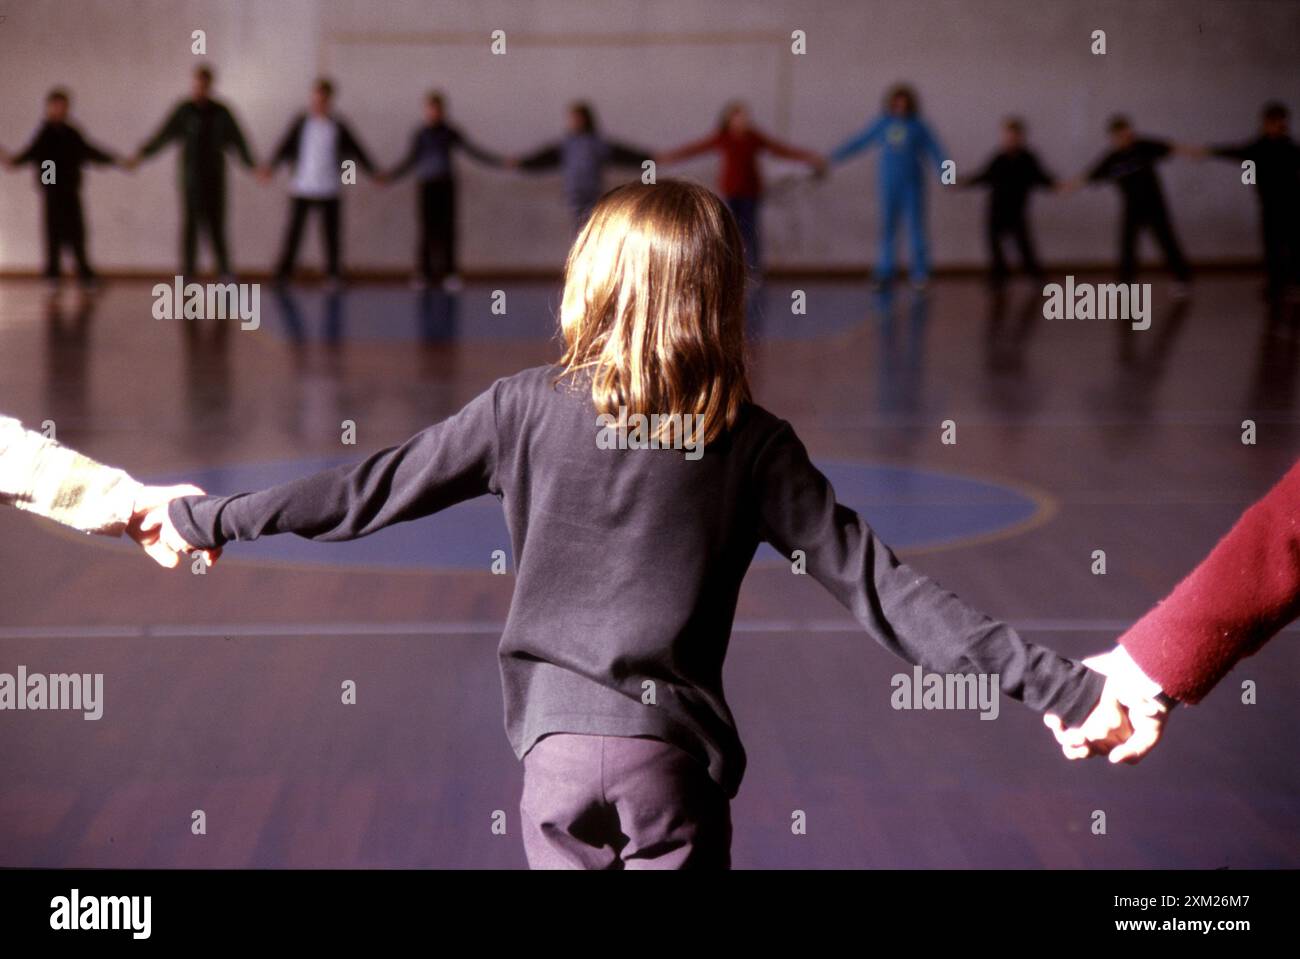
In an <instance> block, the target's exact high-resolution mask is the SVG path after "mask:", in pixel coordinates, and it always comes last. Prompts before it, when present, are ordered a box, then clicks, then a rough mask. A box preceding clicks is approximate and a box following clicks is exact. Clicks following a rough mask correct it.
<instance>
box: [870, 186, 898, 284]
mask: <svg viewBox="0 0 1300 959" xmlns="http://www.w3.org/2000/svg"><path fill="white" fill-rule="evenodd" d="M902 205H903V204H902V195H901V191H900V190H899V188H898V186H897V184H891V185H887V186H886V187H885V188H884V189H883V190H882V191H881V194H880V249H879V251H878V252H877V255H876V276H875V278H876V279H877V280H879V281H880V282H882V283H888V282H889V281H890V280H891V279H893V277H894V243H895V242H896V237H897V236H898V221H899V218H900V216H901V213H902Z"/></svg>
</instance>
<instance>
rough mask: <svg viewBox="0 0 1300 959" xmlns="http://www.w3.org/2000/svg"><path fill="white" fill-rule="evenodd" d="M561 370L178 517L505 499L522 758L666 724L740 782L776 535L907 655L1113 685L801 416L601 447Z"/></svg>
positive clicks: (1076, 718) (223, 531) (340, 522)
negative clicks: (891, 537) (839, 489)
mask: <svg viewBox="0 0 1300 959" xmlns="http://www.w3.org/2000/svg"><path fill="white" fill-rule="evenodd" d="M557 374H558V370H557V369H556V368H555V367H537V368H534V369H530V370H525V371H523V372H522V373H518V374H516V375H514V376H511V377H507V378H504V379H501V380H498V381H497V382H496V383H494V384H492V386H491V387H490V388H489V389H488V390H487V391H486V392H484V393H482V394H480V395H479V396H478V397H477V398H475V399H474V400H472V401H471V402H470V403H469V405H468V406H466V407H465V408H464V409H463V410H461V411H460V412H459V413H457V414H455V415H454V416H452V417H450V418H448V419H446V420H444V421H442V422H441V423H437V424H435V425H433V426H430V427H428V428H427V429H425V430H423V431H422V432H420V433H417V434H416V435H415V436H414V437H412V438H411V439H410V440H408V441H407V442H405V443H403V444H402V445H400V446H395V447H391V448H389V449H386V450H381V451H380V452H377V453H375V454H373V455H372V456H370V457H369V458H368V459H365V460H363V461H362V462H360V463H358V464H356V465H352V466H343V467H338V468H335V469H331V470H327V471H324V472H322V473H318V474H316V475H314V476H308V477H305V478H303V479H300V480H295V481H292V482H289V483H284V484H282V485H280V486H275V487H272V488H271V489H267V490H263V491H261V492H258V493H240V494H237V495H234V496H203V497H186V498H183V499H177V500H174V501H173V502H172V504H171V507H170V510H169V515H170V516H171V519H172V521H173V522H174V523H175V525H176V528H177V530H178V531H179V532H180V534H181V535H182V536H183V537H184V538H185V539H186V540H187V541H188V542H189V543H190V544H191V545H192V546H195V547H200V548H212V547H216V546H221V545H224V544H225V543H227V542H228V541H231V540H253V539H257V538H258V537H259V536H263V535H268V534H272V533H296V534H298V535H299V536H304V537H307V538H310V539H316V540H321V541H336V540H349V539H356V538H357V537H360V536H366V535H368V534H370V533H373V532H376V531H377V530H380V529H383V528H384V527H385V526H389V525H391V524H393V523H401V522H406V521H408V520H414V519H418V518H419V517H421V516H427V515H429V514H430V513H434V512H436V511H438V510H441V509H445V508H447V507H449V506H452V505H453V504H455V503H459V502H462V501H464V500H467V499H471V498H473V497H476V496H482V495H484V494H490V495H492V496H495V497H497V498H498V499H499V500H500V501H501V504H502V508H503V509H504V510H505V515H506V522H507V525H508V527H509V530H510V536H511V539H512V545H513V550H514V558H515V562H516V573H517V575H516V580H515V590H514V596H513V599H512V601H511V604H510V613H509V616H508V617H507V620H506V625H505V630H504V632H503V634H502V637H501V645H500V650H499V655H500V665H501V681H502V686H503V689H504V693H505V716H506V721H505V722H506V733H507V735H508V737H509V739H510V743H511V746H512V747H513V749H514V751H515V754H516V755H517V756H519V757H520V758H522V757H523V756H524V754H525V753H526V752H527V751H528V750H529V749H530V748H531V747H532V745H533V743H534V742H536V741H537V739H538V738H540V737H541V736H543V735H545V734H547V733H552V732H570V733H588V734H604V735H616V736H655V737H658V738H661V739H664V740H667V741H669V742H672V743H675V744H677V745H679V746H681V747H682V748H683V749H686V750H687V751H688V752H690V753H692V754H694V755H695V756H697V757H698V758H699V759H700V761H701V762H702V763H704V764H706V765H707V766H708V770H709V774H710V775H711V776H712V777H713V779H714V780H715V781H716V782H717V783H718V784H719V785H720V786H721V787H722V788H723V789H724V790H725V791H726V793H727V795H728V796H734V795H735V793H736V791H737V789H738V788H739V785H740V780H741V777H742V775H743V773H744V767H745V753H744V750H743V749H742V748H741V744H740V739H739V737H738V735H737V732H736V724H735V721H734V720H733V718H732V715H731V711H730V709H729V708H728V706H727V703H726V699H725V698H724V696H723V690H722V662H723V657H724V656H725V655H726V651H727V644H728V641H729V640H730V638H731V626H732V620H733V618H734V615H735V609H736V601H737V595H738V593H739V591H740V584H741V581H742V580H743V579H744V577H745V572H746V570H747V569H748V568H749V564H750V561H751V560H752V559H753V557H754V553H755V551H756V550H757V548H758V546H759V544H760V542H762V541H764V540H766V541H767V542H769V543H771V544H772V545H773V546H774V547H775V548H776V549H778V550H779V551H780V552H781V553H783V554H785V555H786V556H790V555H791V553H792V552H793V551H794V550H802V551H803V552H804V555H805V556H806V562H807V572H808V573H809V574H810V575H812V576H813V577H815V578H816V579H817V580H818V581H819V582H820V583H821V584H822V585H823V586H825V587H826V588H827V589H828V590H830V592H831V593H832V594H833V595H834V596H835V598H836V599H838V600H839V601H840V602H841V603H843V604H844V605H845V606H846V607H847V608H848V609H849V610H850V611H851V612H852V613H853V615H854V616H855V617H856V618H857V620H858V622H859V623H861V624H862V627H863V629H864V630H865V631H866V632H867V634H868V635H870V636H871V637H872V638H873V639H875V640H876V641H877V642H878V643H880V644H881V645H883V646H885V647H886V648H887V649H889V650H891V651H893V652H894V653H896V654H898V655H899V656H901V657H902V658H903V659H906V660H908V661H909V662H911V663H914V664H919V665H921V666H922V667H924V668H925V669H927V670H929V671H931V672H936V673H945V674H948V673H961V674H967V673H989V674H992V673H996V674H997V675H998V677H999V683H1000V686H1001V690H1002V692H1004V693H1005V694H1007V695H1008V696H1010V697H1012V698H1014V699H1019V700H1022V701H1023V702H1024V703H1025V704H1026V705H1028V706H1030V707H1031V708H1033V709H1036V710H1039V711H1047V710H1051V711H1053V712H1056V713H1057V714H1059V715H1060V716H1061V717H1062V719H1063V720H1064V721H1065V723H1066V724H1067V725H1071V726H1072V725H1078V724H1079V723H1081V722H1082V721H1083V719H1084V718H1085V717H1086V716H1087V715H1088V713H1089V712H1090V711H1091V709H1092V707H1093V705H1094V704H1095V703H1096V702H1097V700H1098V699H1099V697H1100V695H1101V688H1102V684H1103V679H1102V677H1101V676H1099V675H1098V674H1096V673H1094V672H1092V671H1090V670H1088V669H1087V668H1086V667H1084V666H1082V665H1080V664H1078V663H1075V662H1073V661H1071V660H1069V659H1065V658H1063V657H1061V656H1058V655H1057V654H1056V653H1054V652H1052V651H1051V650H1049V649H1045V648H1043V647H1040V646H1036V645H1034V644H1032V643H1029V642H1026V641H1025V640H1024V639H1022V638H1021V637H1020V636H1019V635H1017V633H1016V632H1015V631H1014V630H1012V629H1011V628H1010V627H1009V626H1006V625H1005V624H1003V623H999V622H995V621H994V620H992V619H990V618H989V617H987V616H985V615H984V614H982V613H979V612H977V611H975V610H973V609H971V608H970V607H969V606H967V605H965V604H964V603H963V602H962V601H961V600H959V599H958V598H957V597H956V596H954V595H953V594H952V593H950V592H948V591H947V590H945V589H943V588H942V587H940V586H939V585H938V584H936V583H934V582H932V581H931V580H929V579H927V578H926V577H925V576H923V575H922V574H920V573H919V572H917V571H916V570H914V569H911V568H910V567H908V566H905V565H903V564H901V563H900V562H899V561H898V560H897V559H896V558H895V557H894V555H893V553H891V552H890V551H889V549H888V547H886V546H885V545H884V544H883V543H882V542H881V541H880V540H879V539H878V538H877V537H876V535H875V533H874V532H873V531H872V529H871V527H870V526H868V525H867V523H866V522H865V521H864V520H863V519H862V518H861V517H860V516H858V515H857V514H856V513H855V512H853V511H852V510H851V509H848V508H847V507H845V506H843V505H841V504H839V503H837V502H836V500H835V493H834V490H832V489H831V485H830V483H829V482H828V481H827V479H826V477H825V476H823V475H822V473H821V472H820V471H818V470H817V468H816V467H814V466H813V464H812V463H811V462H810V461H809V458H808V453H807V451H806V450H805V448H804V446H803V444H802V443H801V442H800V441H799V438H798V437H797V436H796V435H795V433H794V430H793V429H791V427H790V424H789V423H787V422H785V421H784V420H781V419H778V418H777V417H776V416H774V415H772V414H771V413H769V412H768V411H767V410H765V409H763V408H761V407H759V406H757V405H752V404H751V405H749V406H747V407H746V408H745V409H744V411H743V413H742V415H741V417H740V420H739V421H738V422H737V424H736V425H735V427H733V428H732V429H731V430H729V431H728V432H727V433H725V434H724V435H723V436H722V437H721V438H719V439H717V440H715V441H714V442H713V443H710V444H709V445H708V446H707V447H705V449H704V451H703V455H702V456H699V457H696V458H688V457H687V453H686V452H684V451H683V450H673V449H644V448H622V449H618V448H615V449H610V448H608V446H609V445H610V444H608V443H603V444H599V445H598V439H597V438H598V434H600V432H601V431H602V430H603V429H604V428H605V425H607V423H608V421H598V419H597V414H596V411H595V409H594V407H593V405H592V402H591V396H590V393H589V392H588V390H587V388H586V384H585V383H582V382H578V383H564V384H561V385H559V386H556V385H555V378H556V375H557ZM602 445H603V446H604V447H605V448H602ZM628 445H632V444H628ZM690 455H691V456H692V457H695V454H693V453H692V454H690ZM487 562H488V558H487V557H486V556H485V558H484V563H485V564H486V563H487ZM886 688H887V684H886V683H885V682H883V681H882V695H885V693H884V691H883V690H884V689H886Z"/></svg>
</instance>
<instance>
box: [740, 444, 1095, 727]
mask: <svg viewBox="0 0 1300 959" xmlns="http://www.w3.org/2000/svg"><path fill="white" fill-rule="evenodd" d="M755 482H756V485H757V495H758V497H759V503H760V512H761V522H762V525H763V536H764V539H766V540H767V542H769V543H771V544H772V545H773V546H775V547H776V548H777V549H778V550H779V551H781V552H782V553H783V554H784V555H786V556H790V555H791V554H792V553H793V551H794V550H802V551H803V553H804V555H805V556H806V559H807V570H808V573H809V574H811V575H812V576H813V577H814V578H815V579H817V580H818V582H820V583H821V584H822V585H823V586H825V587H826V588H827V589H828V590H829V591H830V592H831V594H832V595H833V596H835V598H836V599H838V600H839V601H840V602H841V603H842V604H843V605H844V606H846V607H847V608H848V609H849V610H850V611H851V612H852V613H853V615H854V617H855V618H856V619H857V620H858V622H859V623H861V624H862V626H863V627H864V628H865V629H866V630H867V632H868V633H869V634H870V635H871V637H872V638H873V639H875V640H876V641H877V642H878V643H880V644H881V645H882V646H884V647H885V648H886V649H888V650H890V651H891V652H893V653H895V654H897V655H898V656H901V657H902V658H903V659H905V660H907V661H908V662H911V663H914V664H919V665H921V666H922V667H924V668H926V669H928V670H930V671H931V672H936V673H943V674H954V673H955V674H997V676H998V683H999V685H1000V687H1001V689H1002V692H1003V693H1005V694H1006V695H1008V696H1010V697H1011V698H1013V699H1018V700H1021V701H1022V702H1024V703H1025V705H1027V706H1029V707H1030V708H1031V709H1035V710H1037V711H1039V712H1052V713H1054V714H1056V715H1058V716H1060V717H1061V718H1062V720H1063V721H1064V722H1065V724H1066V725H1067V726H1078V725H1080V724H1082V723H1083V722H1084V721H1085V720H1086V719H1087V718H1088V717H1089V716H1090V715H1091V713H1092V712H1093V708H1094V706H1096V705H1097V704H1098V702H1099V701H1100V700H1101V696H1102V690H1103V687H1104V685H1105V680H1104V678H1103V677H1102V676H1101V675H1100V674H1099V673H1097V672H1094V671H1092V670H1089V669H1088V668H1087V667H1085V666H1083V665H1081V664H1079V663H1076V662H1074V661H1072V660H1069V659H1066V658H1065V657H1063V656H1059V655H1057V654H1056V653H1055V652H1053V651H1052V650H1050V649H1046V648H1044V647H1041V646H1036V645H1035V644H1033V643H1030V642H1027V641H1025V640H1024V639H1022V638H1021V637H1020V636H1019V635H1018V634H1017V633H1016V631H1015V630H1013V629H1012V628H1011V627H1010V626H1007V625H1006V624H1005V623H1000V622H997V621H995V620H993V619H990V618H989V617H988V616H985V615H984V614H983V613H980V612H977V611H976V610H974V609H972V608H971V607H969V606H967V605H966V604H965V603H964V602H962V601H961V600H960V599H958V598H957V597H956V596H955V595H953V594H952V593H950V592H949V591H947V590H946V589H944V588H942V587H941V586H939V585H938V584H937V583H935V582H933V581H932V580H930V579H928V578H927V577H925V576H923V575H922V574H921V573H919V572H917V571H916V570H914V569H912V568H910V567H909V566H906V565H904V564H903V563H900V562H899V561H898V559H897V558H896V557H895V556H894V554H893V553H892V552H890V550H889V548H888V547H887V546H885V544H884V543H882V542H881V541H880V539H879V538H878V537H877V536H876V534H875V532H874V531H873V530H872V529H871V527H870V526H868V525H867V523H866V522H865V521H864V520H863V519H862V518H861V517H860V516H858V515H857V514H856V513H855V512H854V511H853V510H851V509H848V508H847V507H845V506H843V505H841V504H840V503H838V502H836V499H835V491H834V490H833V489H832V488H831V484H830V482H829V481H828V480H827V479H826V477H825V476H824V475H822V473H821V472H820V471H819V470H818V469H817V468H816V467H815V466H813V464H812V463H811V461H810V460H809V458H808V453H807V450H805V448H804V446H803V444H802V443H801V442H800V441H799V439H798V437H796V436H795V434H794V431H793V430H792V429H791V428H790V426H789V424H788V423H782V424H781V425H780V426H779V427H778V428H777V429H776V430H775V431H774V433H773V434H772V435H771V437H770V438H769V440H768V441H767V442H766V443H765V444H764V446H763V449H762V450H761V451H760V452H759V453H758V454H757V457H756V462H755Z"/></svg>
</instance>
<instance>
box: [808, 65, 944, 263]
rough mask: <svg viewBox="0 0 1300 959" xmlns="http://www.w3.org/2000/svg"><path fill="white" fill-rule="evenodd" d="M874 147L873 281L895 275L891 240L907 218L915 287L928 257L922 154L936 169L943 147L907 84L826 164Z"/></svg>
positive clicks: (894, 90) (891, 94) (893, 93)
mask: <svg viewBox="0 0 1300 959" xmlns="http://www.w3.org/2000/svg"><path fill="white" fill-rule="evenodd" d="M876 143H879V144H880V145H881V158H880V212H881V220H880V257H879V260H878V261H877V264H876V279H877V282H879V283H880V284H882V285H887V284H888V283H889V282H890V281H891V280H892V279H893V276H894V237H895V236H896V235H897V233H898V222H899V220H900V219H901V218H902V217H904V216H906V217H907V229H908V233H909V235H910V237H911V241H912V250H911V262H910V271H909V272H910V274H911V276H912V282H913V284H914V285H916V286H918V287H922V286H924V285H925V282H926V280H927V278H928V277H929V275H930V254H929V249H928V246H927V243H926V235H925V171H924V161H925V155H926V154H929V156H930V159H931V160H932V161H933V162H934V165H935V167H936V168H937V167H940V166H941V165H942V163H943V160H944V151H943V147H941V146H940V145H939V141H938V140H937V139H936V138H935V135H934V133H933V132H932V131H931V130H930V128H929V126H927V125H926V123H925V122H924V121H923V120H922V119H921V118H920V116H919V109H918V107H917V99H916V93H915V91H913V90H912V88H911V87H908V86H896V87H894V88H893V89H891V90H890V91H889V93H888V95H887V96H886V97H885V112H884V113H883V114H882V115H881V116H880V118H879V119H877V120H875V121H874V122H872V123H870V124H868V125H867V126H866V127H865V128H863V130H862V131H861V132H860V133H858V134H856V135H854V136H852V137H850V138H849V139H848V140H846V141H845V142H844V143H843V144H841V145H840V146H839V147H838V148H836V149H835V150H834V151H832V153H831V155H830V162H831V163H839V162H841V161H843V160H847V159H848V158H849V157H851V156H853V155H854V154H855V153H860V152H861V151H863V150H866V149H868V148H869V147H871V146H873V145H875V144H876Z"/></svg>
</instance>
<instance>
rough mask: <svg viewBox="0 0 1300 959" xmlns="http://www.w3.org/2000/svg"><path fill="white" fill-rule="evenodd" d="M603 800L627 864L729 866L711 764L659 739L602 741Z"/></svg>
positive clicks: (726, 828)
mask: <svg viewBox="0 0 1300 959" xmlns="http://www.w3.org/2000/svg"><path fill="white" fill-rule="evenodd" d="M604 765H605V797H606V798H607V799H608V800H609V801H610V802H611V803H613V804H614V808H615V809H616V810H617V811H618V823H619V828H620V829H621V830H622V832H623V835H624V836H625V837H626V841H625V843H624V844H623V846H622V848H621V849H620V850H619V858H620V859H621V860H622V862H623V868H624V869H727V868H730V866H731V804H730V802H729V801H728V799H727V797H726V795H725V794H724V793H723V791H722V787H720V786H719V785H718V784H717V783H715V782H714V781H713V780H712V779H711V778H710V777H709V772H708V769H707V768H706V767H705V766H704V764H703V763H702V762H700V761H699V760H698V759H696V758H695V757H693V756H691V755H690V754H689V753H687V752H686V751H684V750H682V749H680V748H678V747H677V746H674V745H672V744H671V743H666V742H664V741H662V740H659V739H649V738H645V739H632V738H624V737H619V736H608V737H606V738H605V764H604Z"/></svg>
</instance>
